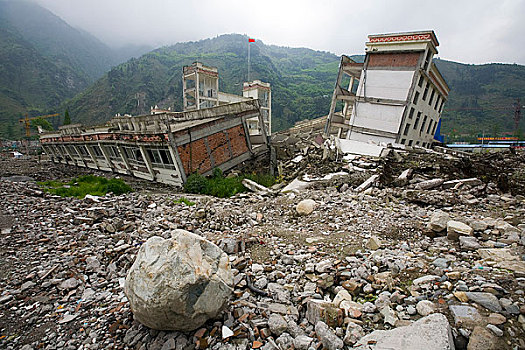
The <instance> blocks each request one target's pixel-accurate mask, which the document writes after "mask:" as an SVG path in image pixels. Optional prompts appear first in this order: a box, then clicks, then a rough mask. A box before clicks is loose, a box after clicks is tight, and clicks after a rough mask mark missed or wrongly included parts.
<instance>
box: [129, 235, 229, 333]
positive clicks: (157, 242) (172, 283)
mask: <svg viewBox="0 0 525 350" xmlns="http://www.w3.org/2000/svg"><path fill="white" fill-rule="evenodd" d="M232 285H233V274H232V271H231V269H230V265H229V261H228V256H227V255H226V254H225V253H224V252H223V251H222V250H221V249H220V248H219V247H217V246H216V245H215V244H213V243H211V242H210V241H207V240H205V239H203V238H202V237H200V236H198V235H196V234H193V233H190V232H188V231H184V230H175V231H174V232H173V233H172V238H171V239H163V238H161V237H156V236H155V237H151V238H150V239H148V240H147V241H146V243H144V244H143V245H142V246H141V247H140V250H139V252H138V254H137V258H136V260H135V263H134V264H133V266H132V267H131V268H130V270H129V272H128V274H127V277H126V283H125V288H124V291H125V294H126V296H127V297H128V300H129V303H130V307H131V310H132V311H133V314H134V316H135V319H137V320H138V321H139V322H141V323H142V324H144V325H146V326H148V327H150V328H153V329H159V330H180V331H190V330H194V329H196V328H198V327H200V326H201V325H202V324H204V322H206V321H207V320H208V319H210V318H213V317H216V316H217V315H218V313H219V312H220V311H221V310H222V309H223V308H224V307H225V306H226V304H227V302H228V298H229V297H230V295H231V292H232Z"/></svg>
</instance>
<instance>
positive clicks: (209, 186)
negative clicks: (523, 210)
mask: <svg viewBox="0 0 525 350" xmlns="http://www.w3.org/2000/svg"><path fill="white" fill-rule="evenodd" d="M243 179H250V180H252V181H255V182H257V183H259V184H261V185H263V186H266V187H270V186H272V185H273V184H274V183H275V182H276V181H275V177H273V176H271V175H269V174H256V173H253V174H241V175H239V176H234V177H224V175H223V174H222V171H221V170H220V169H214V170H213V175H212V176H209V177H205V176H203V175H200V174H198V173H194V174H192V175H190V176H188V179H187V180H186V183H185V184H184V190H185V191H186V192H188V193H195V194H206V195H209V196H214V197H219V198H226V197H231V196H233V195H235V194H237V193H241V192H245V191H247V190H248V189H247V188H246V187H244V185H243V184H242V180H243Z"/></svg>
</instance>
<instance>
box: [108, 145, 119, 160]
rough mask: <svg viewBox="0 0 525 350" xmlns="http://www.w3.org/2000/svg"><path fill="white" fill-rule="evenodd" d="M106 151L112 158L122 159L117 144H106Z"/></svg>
mask: <svg viewBox="0 0 525 350" xmlns="http://www.w3.org/2000/svg"><path fill="white" fill-rule="evenodd" d="M105 148H106V151H107V153H108V155H109V159H111V160H121V157H120V152H119V151H118V148H117V146H105Z"/></svg>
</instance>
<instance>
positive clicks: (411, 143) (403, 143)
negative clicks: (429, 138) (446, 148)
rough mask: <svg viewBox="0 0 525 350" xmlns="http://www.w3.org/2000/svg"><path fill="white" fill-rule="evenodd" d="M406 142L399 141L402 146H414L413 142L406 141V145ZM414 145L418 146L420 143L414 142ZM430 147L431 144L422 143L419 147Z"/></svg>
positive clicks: (403, 140)
mask: <svg viewBox="0 0 525 350" xmlns="http://www.w3.org/2000/svg"><path fill="white" fill-rule="evenodd" d="M406 141H407V140H406V139H401V144H402V145H405V144H406V145H407V146H412V145H414V140H408V143H407V142H406ZM415 145H416V146H419V145H420V141H416V143H415ZM430 145H431V142H423V143H421V147H425V148H427V147H430Z"/></svg>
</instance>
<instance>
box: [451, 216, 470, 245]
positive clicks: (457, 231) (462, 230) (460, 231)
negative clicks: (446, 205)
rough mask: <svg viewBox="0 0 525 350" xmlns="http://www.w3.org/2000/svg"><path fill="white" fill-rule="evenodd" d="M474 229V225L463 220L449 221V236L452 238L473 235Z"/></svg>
mask: <svg viewBox="0 0 525 350" xmlns="http://www.w3.org/2000/svg"><path fill="white" fill-rule="evenodd" d="M473 231H474V230H473V229H472V227H470V226H469V225H467V224H464V223H462V222H459V221H454V220H450V221H449V222H447V237H448V239H450V240H457V239H458V238H459V236H471V235H472V232H473Z"/></svg>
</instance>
